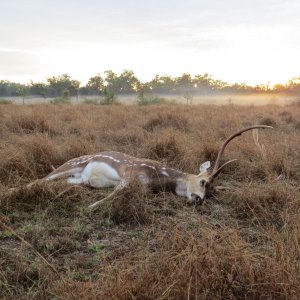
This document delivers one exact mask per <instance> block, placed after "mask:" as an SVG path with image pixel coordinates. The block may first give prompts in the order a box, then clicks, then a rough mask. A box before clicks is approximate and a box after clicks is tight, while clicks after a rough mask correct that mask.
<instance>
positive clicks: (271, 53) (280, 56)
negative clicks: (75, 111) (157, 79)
mask: <svg viewBox="0 0 300 300" xmlns="http://www.w3.org/2000/svg"><path fill="white" fill-rule="evenodd" d="M299 12H300V3H299V2H298V1H296V0H289V1H285V2H282V1H279V0H273V1H271V0H265V1H263V2H261V1H258V0H254V1H252V2H251V3H248V2H247V3H241V2H240V1H237V0H230V1H226V3H225V2H222V1H221V0H213V1H211V2H210V3H206V2H205V1H196V0H188V1H186V2H185V3H181V2H180V1H179V0H173V1H171V0H166V1H164V2H161V1H160V2H159V1H157V0H155V1H152V2H151V3H140V2H139V1H137V0H132V1H129V2H127V3H124V2H122V1H120V0H113V1H110V2H109V3H107V2H105V1H95V0H88V1H81V0H76V1H70V0H68V1H65V2H64V3H60V2H59V1H57V0H53V1H51V2H50V1H43V2H42V3H41V2H40V1H37V0H28V1H26V3H24V2H23V1H20V0H12V1H9V3H8V2H7V3H0V17H1V21H0V22H1V25H2V26H1V27H0V32H1V36H2V39H1V42H0V80H2V79H3V80H9V81H12V82H19V83H24V84H26V83H28V82H30V80H33V81H34V82H45V81H46V79H47V78H49V77H51V76H58V75H60V74H65V73H67V74H69V75H70V76H71V77H72V78H74V79H77V80H79V81H80V82H81V83H82V84H86V83H87V81H88V79H89V78H91V77H92V76H95V75H96V74H98V73H100V75H102V76H103V73H104V71H105V70H113V71H114V72H115V73H117V74H119V73H121V72H122V71H123V70H125V69H128V70H132V71H133V72H134V73H135V75H136V76H137V78H138V79H139V80H141V81H142V82H146V81H149V80H151V79H152V78H153V77H154V76H155V75H156V74H159V75H162V76H163V75H165V74H167V75H168V76H171V77H178V76H181V75H182V74H183V73H189V74H191V75H192V76H195V75H196V74H205V73H208V74H211V75H212V78H214V79H219V80H222V81H225V82H227V83H229V84H233V83H245V84H247V85H249V86H255V85H257V84H269V85H272V86H273V85H274V84H276V83H281V84H285V83H287V82H288V80H290V79H291V78H293V77H298V76H299V75H300V74H299V73H300V72H299V70H300V61H299V59H298V53H300V37H299V35H298V34H297V32H298V28H299V26H300V19H299V18H298V15H299Z"/></svg>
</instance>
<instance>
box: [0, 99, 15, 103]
mask: <svg viewBox="0 0 300 300" xmlns="http://www.w3.org/2000/svg"><path fill="white" fill-rule="evenodd" d="M0 104H13V102H12V101H11V100H7V99H0Z"/></svg>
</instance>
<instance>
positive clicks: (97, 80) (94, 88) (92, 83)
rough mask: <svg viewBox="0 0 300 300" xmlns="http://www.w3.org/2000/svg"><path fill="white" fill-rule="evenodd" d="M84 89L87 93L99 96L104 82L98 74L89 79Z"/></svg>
mask: <svg viewBox="0 0 300 300" xmlns="http://www.w3.org/2000/svg"><path fill="white" fill-rule="evenodd" d="M86 88H87V89H88V93H91V94H95V95H100V94H101V92H102V91H103V89H104V80H103V78H102V77H101V76H100V74H97V75H96V76H94V77H91V78H90V79H89V81H88V83H87V85H86Z"/></svg>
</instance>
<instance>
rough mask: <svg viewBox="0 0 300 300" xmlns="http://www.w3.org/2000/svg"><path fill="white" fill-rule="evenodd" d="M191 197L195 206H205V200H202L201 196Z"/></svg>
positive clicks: (194, 195)
mask: <svg viewBox="0 0 300 300" xmlns="http://www.w3.org/2000/svg"><path fill="white" fill-rule="evenodd" d="M191 196H192V200H193V203H194V204H195V205H202V204H203V201H204V198H203V199H202V198H201V197H200V196H198V195H196V194H192V195H191Z"/></svg>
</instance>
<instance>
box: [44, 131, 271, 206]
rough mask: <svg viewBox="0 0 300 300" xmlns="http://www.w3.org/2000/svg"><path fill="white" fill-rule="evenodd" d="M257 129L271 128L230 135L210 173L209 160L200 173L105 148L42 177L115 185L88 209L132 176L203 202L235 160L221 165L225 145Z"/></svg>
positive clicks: (95, 185) (201, 167)
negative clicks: (218, 176) (182, 170)
mask: <svg viewBox="0 0 300 300" xmlns="http://www.w3.org/2000/svg"><path fill="white" fill-rule="evenodd" d="M257 128H272V127H270V126H265V125H255V126H251V127H247V128H245V129H242V130H240V131H238V132H236V133H234V134H233V135H231V136H230V137H229V138H228V139H227V140H226V141H225V142H224V143H223V145H222V146H221V148H220V151H219V153H218V156H217V159H216V162H215V165H214V168H213V170H212V171H211V172H209V171H208V169H209V168H210V162H209V161H206V162H204V163H203V164H201V165H200V173H199V174H198V175H194V174H188V173H184V172H181V171H179V170H175V169H172V168H168V167H166V166H164V165H163V164H162V163H160V162H158V161H154V160H150V159H145V158H136V157H132V156H130V155H127V154H124V153H120V152H115V151H107V152H100V153H97V154H94V155H85V156H80V157H78V158H74V159H71V160H69V161H68V162H66V163H65V164H63V165H62V166H60V167H59V168H57V169H56V170H54V171H53V172H52V173H50V174H49V175H48V176H46V177H45V178H43V180H53V179H58V178H66V179H67V182H68V183H69V184H83V185H87V186H90V187H94V188H104V187H116V188H115V189H114V191H113V192H112V193H110V194H109V195H108V196H107V197H105V198H104V199H102V200H100V201H97V202H95V203H94V204H92V205H90V206H89V207H90V208H91V209H95V208H97V207H98V206H99V205H101V203H102V202H103V201H105V200H107V199H109V198H111V197H113V196H114V195H115V194H116V193H117V192H118V191H120V190H122V189H123V188H124V187H125V186H127V185H128V183H129V182H130V181H131V180H133V179H137V180H138V181H140V182H141V183H142V184H143V185H145V186H147V187H148V188H150V189H151V190H153V191H158V190H166V191H171V192H173V193H175V194H177V195H179V196H183V197H187V198H188V199H190V200H191V201H193V202H194V203H196V204H202V202H203V200H204V198H205V196H208V195H210V194H211V193H212V191H213V190H214V186H213V182H214V179H215V178H216V177H217V175H218V174H219V173H220V172H221V171H222V170H223V168H224V167H225V166H227V165H228V164H229V163H231V162H233V161H235V160H236V159H233V160H230V161H228V162H226V163H224V164H223V165H222V166H220V160H221V157H222V155H223V153H224V150H225V148H226V146H227V144H228V143H229V142H230V141H231V140H232V139H234V138H235V137H237V136H239V135H241V134H242V133H244V132H246V131H248V130H252V129H257Z"/></svg>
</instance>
